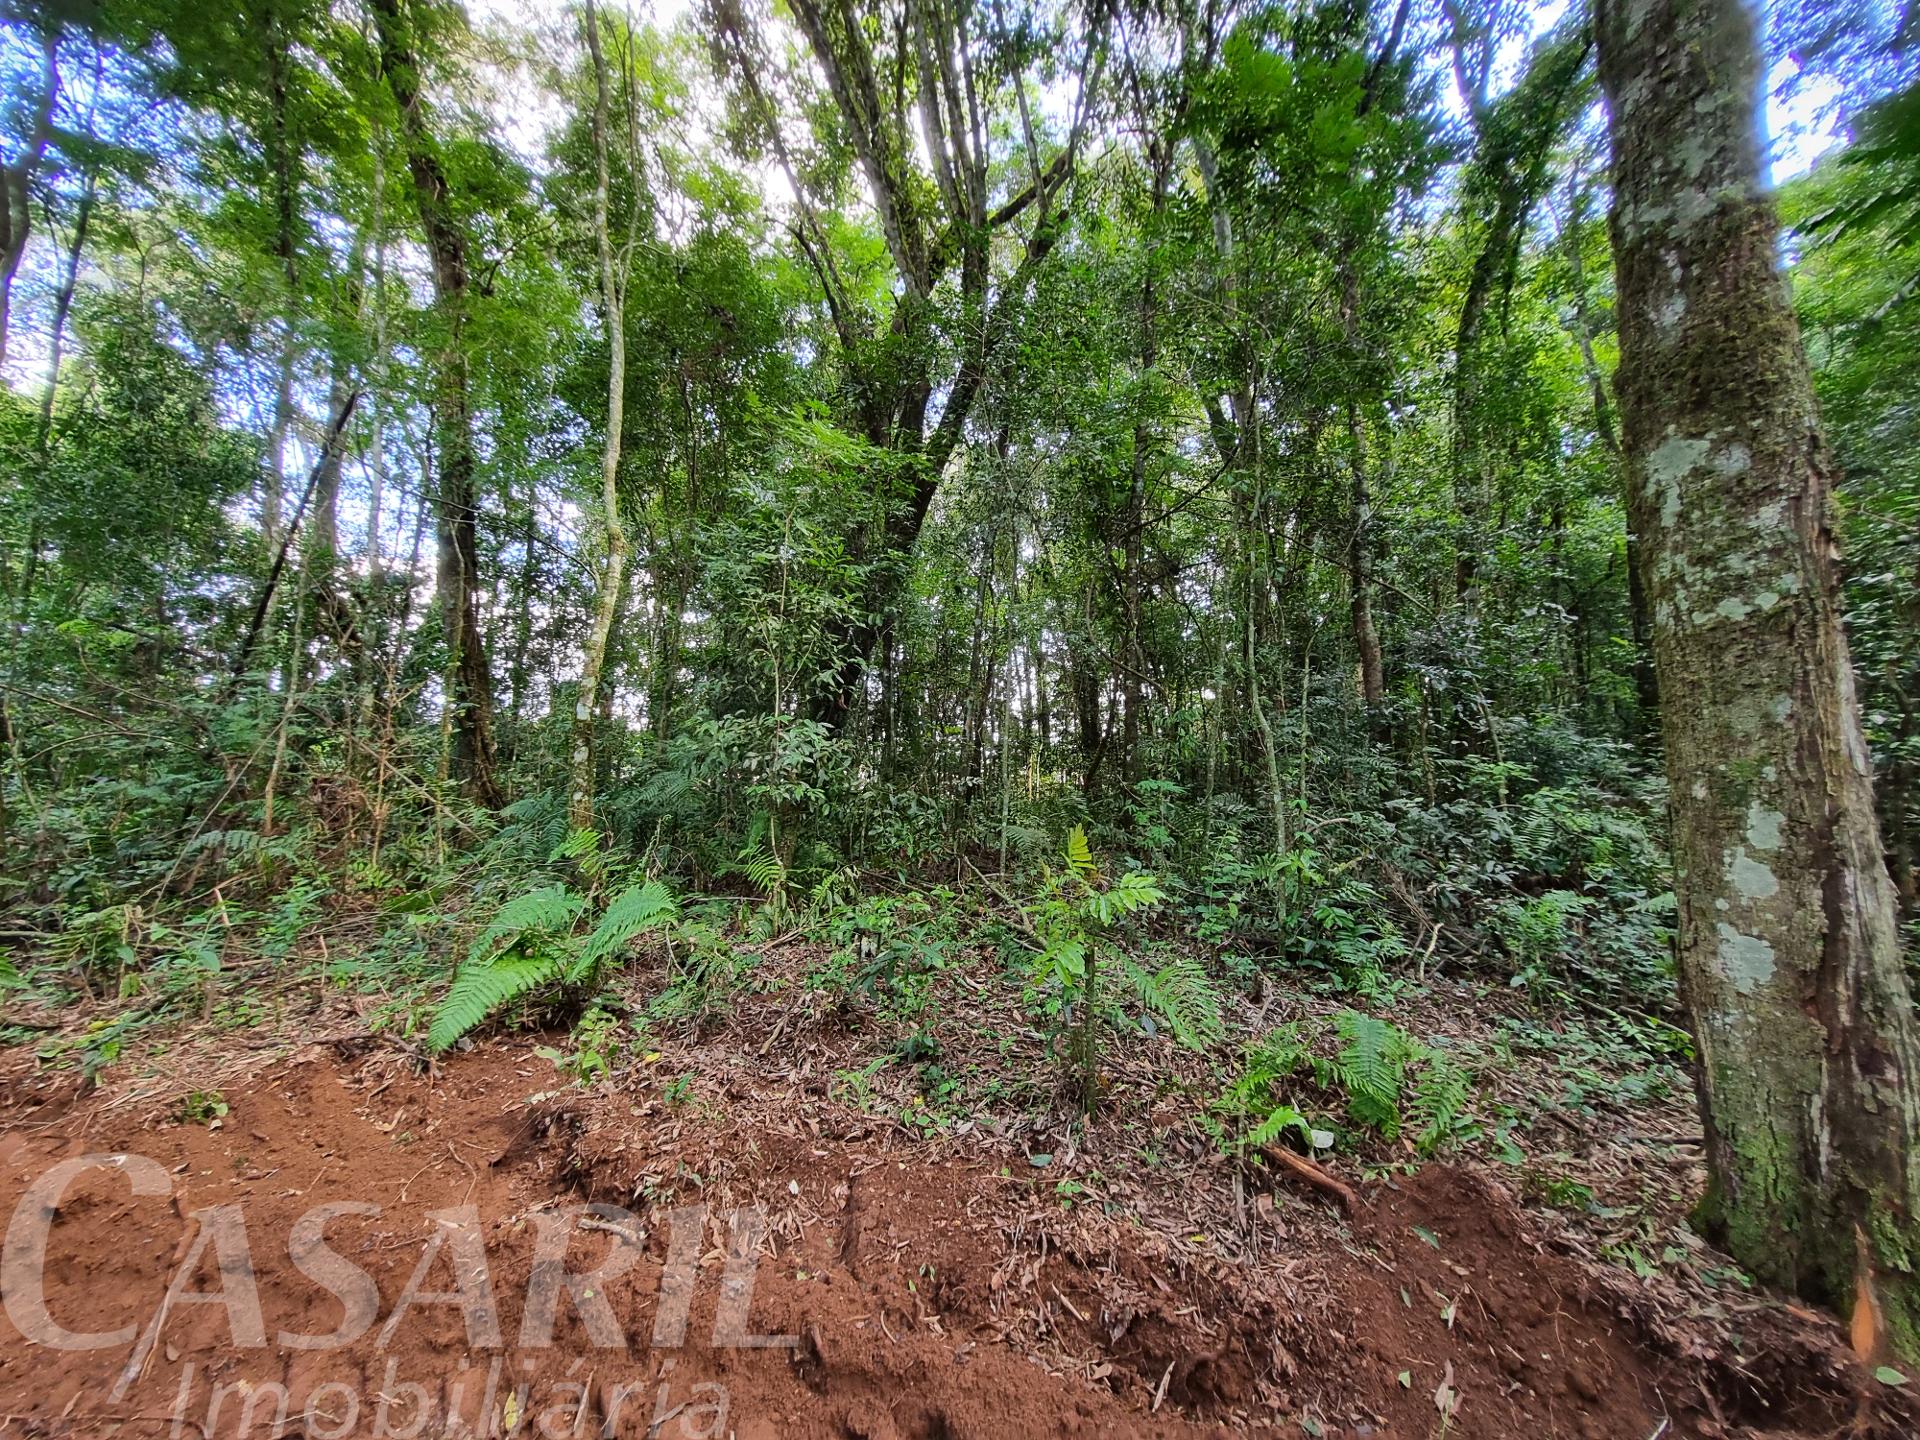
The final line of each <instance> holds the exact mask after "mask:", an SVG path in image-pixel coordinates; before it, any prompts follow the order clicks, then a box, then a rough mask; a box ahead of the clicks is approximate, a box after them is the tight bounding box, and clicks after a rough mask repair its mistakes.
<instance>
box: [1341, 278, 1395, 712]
mask: <svg viewBox="0 0 1920 1440" xmlns="http://www.w3.org/2000/svg"><path fill="white" fill-rule="evenodd" d="M1340 269H1341V277H1340V328H1341V331H1342V333H1343V335H1344V336H1345V339H1346V342H1347V351H1348V355H1349V359H1350V361H1351V362H1353V363H1354V364H1355V365H1356V366H1357V365H1358V364H1359V362H1360V360H1361V354H1360V275H1359V271H1358V269H1357V268H1356V267H1355V266H1354V264H1353V263H1352V260H1351V258H1346V259H1343V262H1342V264H1341V267H1340ZM1347 465H1348V469H1349V471H1350V472H1351V474H1352V477H1353V505H1352V509H1353V539H1352V541H1351V544H1350V548H1349V551H1348V555H1349V568H1350V570H1351V574H1350V575H1349V577H1348V588H1349V590H1350V592H1351V604H1350V606H1349V609H1350V611H1351V619H1352V625H1353V649H1354V653H1355V655H1356V656H1358V658H1359V667H1360V698H1361V699H1362V700H1363V701H1364V702H1365V704H1366V707H1367V723H1368V726H1369V728H1370V729H1373V730H1374V731H1375V732H1376V734H1378V733H1379V732H1380V731H1381V721H1382V714H1381V706H1382V705H1384V704H1385V702H1386V698H1387V679H1386V667H1385V665H1384V664H1383V663H1382V661H1381V656H1380V631H1379V629H1378V627H1376V626H1375V624H1374V623H1373V496H1372V494H1371V492H1370V490H1369V487H1368V481H1367V422H1366V419H1365V417H1363V416H1362V415H1361V413H1360V405H1359V402H1358V401H1357V400H1355V399H1353V398H1351V397H1349V398H1348V400H1347Z"/></svg>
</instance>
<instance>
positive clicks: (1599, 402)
mask: <svg viewBox="0 0 1920 1440" xmlns="http://www.w3.org/2000/svg"><path fill="white" fill-rule="evenodd" d="M1582 208H1583V205H1582V196H1581V194H1580V192H1579V190H1578V188H1575V189H1574V191H1573V193H1572V196H1571V198H1570V199H1569V201H1568V204H1567V224H1566V228H1565V229H1564V231H1563V232H1562V234H1561V237H1560V238H1561V248H1562V249H1563V250H1565V252H1566V256H1567V278H1568V280H1569V281H1570V282H1571V285H1572V289H1573V297H1572V298H1573V324H1572V327H1571V328H1572V330H1573V338H1574V340H1575V342H1576V343H1578V345H1579V347H1580V368H1581V370H1582V372H1583V373H1584V374H1585V376H1586V380H1587V391H1588V393H1589V394H1590V395H1591V396H1592V397H1593V428H1594V430H1595V432H1596V433H1598V435H1599V436H1600V444H1601V445H1602V446H1603V447H1604V448H1605V449H1606V451H1607V453H1608V454H1609V455H1612V456H1613V457H1614V458H1615V459H1616V460H1618V459H1619V456H1620V433H1619V428H1618V427H1617V426H1616V425H1615V424H1614V419H1613V403H1612V401H1610V400H1609V399H1608V398H1607V379H1606V376H1605V375H1604V374H1602V373H1601V370H1600V361H1599V359H1598V358H1597V357H1596V356H1595V355H1594V353H1593V317H1592V315H1591V313H1590V312H1589V311H1588V308H1587V276H1586V263H1585V257H1584V256H1583V255H1582V254H1581V250H1580V215H1581V210H1582ZM1627 616H1628V620H1629V623H1630V624H1631V626H1632V633H1633V693H1634V699H1635V700H1636V701H1637V702H1638V704H1639V709H1640V723H1641V724H1642V725H1646V726H1649V727H1653V726H1657V725H1658V724H1659V721H1660V682H1659V680H1658V678H1657V677H1656V676H1655V674H1654V667H1653V612H1652V610H1650V609H1649V608H1648V606H1647V587H1646V584H1645V582H1644V581H1643V580H1642V579H1641V563H1640V536H1639V534H1638V533H1637V532H1636V531H1635V530H1634V527H1633V526H1632V525H1628V526H1627Z"/></svg>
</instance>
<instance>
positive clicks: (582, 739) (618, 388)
mask: <svg viewBox="0 0 1920 1440" xmlns="http://www.w3.org/2000/svg"><path fill="white" fill-rule="evenodd" d="M581 23H582V26H583V27H584V29H585V30H586V36H587V50H588V52H589V53H590V54H591V55H592V56H593V157H594V183H593V233H594V240H595V246H596V249H597V250H598V252H599V258H600V303H601V309H602V311H603V313H604V314H605V316H606V324H607V433H606V439H605V443H604V444H603V446H602V448H601V451H600V509H601V511H602V514H601V517H600V519H601V523H602V524H603V525H604V526H605V527H606V540H607V550H606V557H605V560H604V562H603V563H602V565H601V567H600V575H599V580H598V588H597V590H596V591H595V594H594V604H593V628H592V630H591V631H590V632H589V633H588V635H587V648H586V653H585V655H584V656H583V657H582V659H581V664H580V693H579V694H578V695H577V696H576V697H575V698H574V705H573V747H572V757H571V770H572V774H571V778H570V780H569V782H568V787H567V823H568V824H569V825H570V826H571V827H572V828H573V829H575V830H590V829H592V828H593V787H594V765H593V732H594V726H595V724H596V723H597V711H598V707H599V702H600V679H601V675H602V672H603V671H604V670H605V668H606V663H607V649H608V644H609V642H610V640H611V638H612V636H613V623H614V619H615V617H616V616H617V615H618V614H619V611H620V597H621V595H622V594H623V593H624V592H625V589H626V579H627V557H628V544H627V527H626V525H625V524H624V523H623V522H622V521H621V519H620V488H619V478H620V445H621V440H622V438H623V437H622V433H621V432H622V430H623V429H624V427H625V425H626V398H627V319H626V285H627V275H628V273H629V270H628V265H627V261H628V258H629V257H630V255H631V254H632V249H631V246H632V239H631V237H632V234H633V227H634V223H635V221H636V220H637V218H638V217H637V216H636V215H634V214H629V215H628V216H627V234H628V237H629V238H628V248H627V249H625V250H623V251H621V252H620V254H619V255H618V256H616V255H615V252H614V246H613V235H612V227H611V224H610V222H609V220H608V217H607V202H608V193H609V190H610V181H609V178H608V170H609V165H608V160H607V61H606V56H605V54H604V53H603V51H602V48H601V44H600V16H599V12H598V11H597V10H596V9H595V7H594V4H593V0H587V6H586V10H585V12H584V14H583V16H582V20H581ZM637 153H638V147H637V146H636V147H632V148H630V150H629V152H628V160H629V163H630V164H631V163H632V162H634V161H635V160H636V159H637ZM631 179H632V183H633V185H634V187H635V193H636V195H637V194H638V186H639V183H640V176H639V173H638V168H637V166H635V173H634V174H633V175H632V177H631Z"/></svg>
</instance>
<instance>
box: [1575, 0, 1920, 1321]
mask: <svg viewBox="0 0 1920 1440" xmlns="http://www.w3.org/2000/svg"><path fill="white" fill-rule="evenodd" d="M1598 29H1599V38H1600V73H1601V80H1602V83H1603V84H1604V85H1605V87H1606V90H1607V95H1608V98H1609V101H1610V103H1611V107H1612V114H1613V117H1614V119H1613V167H1614V176H1613V179H1614V201H1613V214H1612V230H1613V242H1614V256H1615V263H1616V267H1617V271H1618V290H1619V295H1620V342H1621V364H1620V377H1619V388H1620V401H1621V410H1622V413H1623V417H1624V420H1625V436H1624V441H1625V444H1624V449H1625V454H1626V461H1627V476H1628V498H1629V502H1630V505H1631V507H1632V514H1633V520H1634V523H1635V528H1636V529H1638V530H1639V532H1640V534H1641V536H1642V539H1643V543H1644V545H1645V553H1644V554H1643V556H1642V563H1643V565H1644V567H1645V570H1646V577H1645V578H1646V581H1647V590H1648V594H1649V597H1650V598H1651V600H1652V602H1653V616H1654V656H1655V661H1656V663H1657V665H1658V667H1659V672H1660V689H1661V693H1662V694H1664V695H1665V696H1667V697H1668V702H1669V703H1668V704H1667V705H1665V706H1664V707H1663V713H1662V721H1663V726H1664V730H1665V735H1666V746H1667V771H1668V778H1669V782H1670V785H1671V789H1672V805H1673V825H1674V859H1675V866H1676V889H1677V891H1678V895H1679V902H1680V914H1679V929H1680V971H1681V979H1682V984H1683V989H1684V993H1685V997H1686V1001H1687V1005H1688V1008H1689V1010H1690V1012H1691V1015H1692V1020H1693V1026H1694V1032H1695V1039H1696V1044H1697V1047H1698V1052H1699V1080H1700V1095H1701V1109H1702V1112H1703V1115H1704V1119H1705V1124H1706V1134H1707V1161H1708V1170H1709V1177H1710V1178H1709V1192H1708V1196H1707V1202H1706V1204H1705V1206H1704V1207H1703V1210H1704V1215H1705V1218H1706V1220H1707V1221H1708V1223H1709V1225H1710V1227H1711V1229H1712V1231H1713V1232H1714V1233H1715V1234H1716V1235H1717V1236H1719V1237H1720V1238H1722V1239H1724V1241H1725V1242H1726V1244H1727V1246H1728V1248H1729V1249H1730V1250H1731V1251H1732V1253H1733V1255H1734V1256H1735V1258H1737V1259H1738V1260H1739V1261H1740V1262H1741V1263H1742V1264H1743V1265H1745V1266H1747V1267H1748V1268H1749V1269H1751V1270H1752V1271H1753V1272H1754V1273H1755V1274H1757V1275H1758V1276H1760V1277H1761V1278H1763V1279H1765V1280H1768V1281H1771V1282H1774V1283H1776V1284H1780V1285H1783V1286H1787V1287H1790V1288H1792V1289H1794V1290H1796V1291H1798V1292H1799V1293H1801V1294H1802V1295H1806V1296H1809V1297H1811V1298H1815V1299H1819V1300H1823V1301H1825V1302H1827V1303H1829V1304H1833V1305H1837V1306H1841V1307H1844V1308H1851V1309H1852V1310H1853V1311H1854V1313H1855V1336H1856V1341H1857V1342H1858V1343H1859V1345H1860V1348H1862V1349H1864V1350H1868V1351H1871V1350H1873V1349H1875V1348H1877V1347H1878V1346H1879V1345H1882V1344H1884V1343H1885V1341H1886V1339H1887V1338H1889V1336H1890V1338H1891V1340H1892V1343H1893V1344H1894V1345H1895V1346H1896V1347H1898V1348H1901V1349H1904V1350H1905V1351H1906V1352H1907V1353H1908V1354H1909V1355H1910V1356H1913V1357H1915V1358H1920V1274H1916V1271H1915V1268H1914V1257H1915V1256H1916V1255H1920V1038H1917V1037H1916V1033H1915V1027H1914V1020H1913V1002H1912V997H1911V995H1910V994H1909V992H1908V986H1907V981H1906V976H1905V973H1904V971H1903V968H1902V961H1901V954H1900V942H1899V935H1898V932H1897V931H1896V929H1895V924H1894V893H1893V885H1892V882H1891V881H1890V879H1889V877H1888V875H1887V870H1886V865H1885V862H1884V859H1883V856H1882V851H1881V844H1880V830H1879V826H1878V824H1877V823H1876V821H1875V817H1874V809H1873V789H1872V773H1871V767H1870V762H1869V759H1868V754H1867V748H1866V743H1865V740H1864V739H1863V737H1862V733H1861V725H1860V715H1859V710H1858V705H1857V702H1856V700H1855V696H1854V680H1853V670H1852V664H1851V661H1850V658H1849V655H1848V650H1847V641H1846V636H1845V634H1844V632H1843V630H1842V628H1841V623H1840V613H1839V593H1840V592H1839V577H1838V573H1837V564H1836V559H1837V547H1836V545H1835V541H1834V536H1833V532H1832V529H1831V525H1832V520H1833V516H1832V509H1831V499H1832V496H1831V486H1832V472H1831V464H1830V461H1829V458H1828V455H1827V451H1826V448H1825V445H1824V443H1823V440H1822V436H1821V431H1820V424H1819V420H1818V417H1817V415H1816V413H1815V408H1814V399H1813V390H1812V385H1811V382H1810V380H1809V377H1808V372H1807V365H1806V357H1805V353H1804V351H1803V350H1802V347H1801V343H1800V337H1799V333H1798V328H1797V326H1796V324H1795V320H1794V314H1793V309H1792V306H1791V304H1790V302H1789V300H1788V297H1787V292H1786V287H1785V286H1784V285H1783V284H1782V282H1781V278H1780V274H1779V271H1778V268H1777V258H1776V257H1777V244H1778V238H1779V227H1778V222H1777V220H1776V218H1775V212H1774V206H1773V202H1772V199H1771V197H1770V196H1769V195H1768V194H1767V193H1766V190H1765V188H1764V183H1763V172H1762V169H1761V165H1762V160H1761V149H1760V138H1759V135H1758V133H1757V127H1756V123H1755V122H1756V115H1757V113H1758V100H1759V94H1760V91H1759V84H1760V73H1761V72H1760V59H1759V54H1758V50H1757V47H1756V45H1755V40H1754V34H1753V28H1752V19H1751V17H1750V14H1749V12H1748V10H1747V8H1746V7H1745V5H1743V4H1742V3H1741V0H1693V3H1691V4H1687V5H1677V4H1659V3H1656V4H1652V5H1645V4H1636V3H1631V0H1602V3H1601V4H1600V6H1599V17H1598ZM1883 1326H1884V1327H1885V1328H1883Z"/></svg>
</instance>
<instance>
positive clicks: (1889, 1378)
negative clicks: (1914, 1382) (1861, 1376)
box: [1873, 1365, 1907, 1385]
mask: <svg viewBox="0 0 1920 1440" xmlns="http://www.w3.org/2000/svg"><path fill="white" fill-rule="evenodd" d="M1873 1378H1874V1379H1876V1380H1878V1381H1879V1382H1880V1383H1881V1384H1882V1385H1904V1384H1906V1383H1907V1377H1906V1376H1904V1375H1902V1374H1901V1373H1900V1372H1899V1371H1898V1370H1896V1369H1894V1368H1893V1367H1892V1366H1891V1365H1882V1366H1881V1367H1880V1368H1879V1369H1878V1370H1875V1371H1874V1372H1873Z"/></svg>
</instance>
